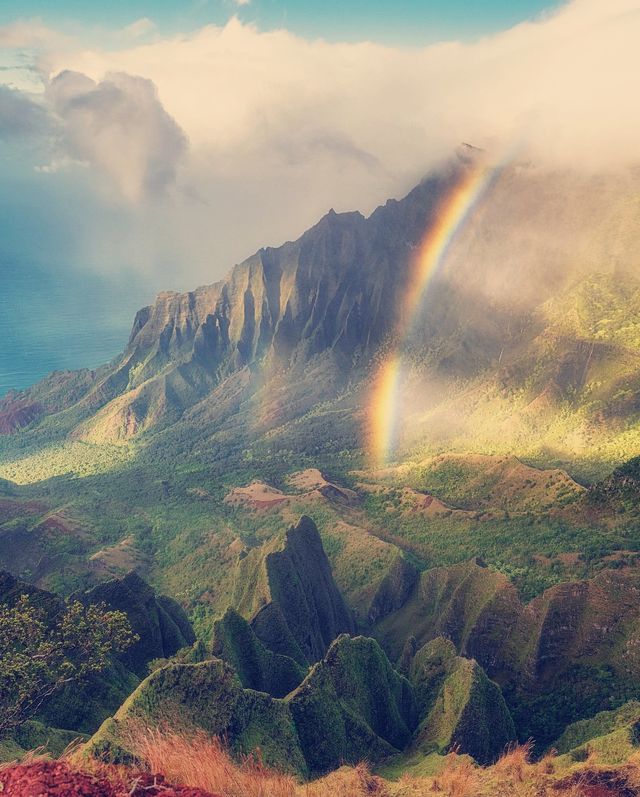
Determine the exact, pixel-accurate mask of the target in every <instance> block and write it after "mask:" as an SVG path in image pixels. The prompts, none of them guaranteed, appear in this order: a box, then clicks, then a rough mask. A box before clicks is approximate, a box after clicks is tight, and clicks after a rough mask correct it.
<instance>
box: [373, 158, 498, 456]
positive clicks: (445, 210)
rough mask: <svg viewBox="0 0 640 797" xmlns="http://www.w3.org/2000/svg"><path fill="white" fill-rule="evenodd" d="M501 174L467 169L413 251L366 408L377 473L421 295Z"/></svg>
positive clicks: (389, 447)
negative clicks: (390, 344) (389, 347)
mask: <svg viewBox="0 0 640 797" xmlns="http://www.w3.org/2000/svg"><path fill="white" fill-rule="evenodd" d="M501 171H502V165H501V166H498V167H495V168H493V169H489V168H487V167H486V166H484V165H483V164H480V163H478V164H472V165H470V166H468V167H467V168H466V169H465V171H464V173H463V175H462V176H461V178H460V179H459V180H458V182H457V183H456V184H455V185H454V187H453V188H452V189H451V191H450V192H449V194H448V196H447V197H446V199H445V200H444V201H443V202H442V204H441V206H440V208H439V210H438V212H437V215H436V220H435V222H434V224H433V225H431V226H430V227H429V229H428V230H427V232H426V234H425V236H424V238H423V240H422V242H421V243H420V246H419V247H418V250H417V253H416V256H415V258H414V259H413V267H412V271H411V275H410V278H409V281H408V284H407V289H406V291H405V294H404V296H403V299H402V301H401V303H400V308H399V313H398V322H397V328H396V334H395V335H394V340H395V341H396V344H395V348H394V349H393V351H392V352H391V353H390V355H389V356H388V357H387V358H386V359H385V361H384V362H383V363H382V365H381V367H380V368H379V370H378V373H377V374H376V378H375V379H374V384H373V390H372V394H371V400H370V404H369V452H370V455H371V459H372V462H373V464H374V465H375V466H377V467H380V466H383V465H385V464H386V463H387V462H388V460H389V456H390V454H391V452H392V451H393V449H394V446H395V443H396V432H397V424H398V417H397V416H398V396H399V393H400V383H401V378H402V371H403V368H402V360H403V349H404V347H405V345H406V342H407V338H408V336H409V333H410V332H411V329H412V327H413V325H414V323H415V320H416V316H417V315H418V311H419V309H420V307H421V305H422V302H423V298H424V295H425V292H426V291H427V288H428V286H429V283H430V282H431V280H432V279H433V277H434V276H435V275H436V274H437V273H438V271H440V269H441V268H442V266H443V264H444V263H445V261H446V256H447V253H448V251H449V247H450V245H451V242H452V241H453V239H454V238H455V236H456V234H457V233H458V232H459V231H460V229H461V228H462V226H463V225H464V223H465V222H466V221H467V220H468V219H469V217H470V215H471V214H472V212H473V210H474V209H475V207H476V206H477V204H478V202H479V201H480V199H481V198H482V197H483V196H484V195H485V194H486V192H487V190H488V189H489V188H490V186H491V185H492V184H493V182H494V181H495V180H496V178H497V176H498V175H499V174H500V172H501Z"/></svg>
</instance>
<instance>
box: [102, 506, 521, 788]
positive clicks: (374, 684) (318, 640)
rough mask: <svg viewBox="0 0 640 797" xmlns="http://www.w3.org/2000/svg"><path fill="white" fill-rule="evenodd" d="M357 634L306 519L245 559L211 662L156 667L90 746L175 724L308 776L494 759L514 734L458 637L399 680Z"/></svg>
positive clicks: (126, 743) (123, 742)
mask: <svg viewBox="0 0 640 797" xmlns="http://www.w3.org/2000/svg"><path fill="white" fill-rule="evenodd" d="M354 630H355V623H354V619H353V617H352V615H351V612H350V611H349V609H348V608H347V606H346V604H345V602H344V600H343V598H342V596H341V595H340V591H339V590H338V588H337V586H336V584H335V582H334V580H333V576H332V573H331V568H330V566H329V562H328V560H327V558H326V554H325V553H324V550H323V547H322V542H321V539H320V535H319V533H318V530H317V528H316V526H315V524H314V523H313V521H312V520H311V519H310V518H308V517H302V518H301V519H300V521H299V522H298V524H297V525H296V526H292V527H291V528H289V529H288V530H287V531H286V532H285V533H284V534H283V535H281V536H279V537H277V538H276V539H275V540H272V541H270V542H269V543H267V544H265V545H264V546H262V547H261V548H257V549H254V550H253V551H251V552H249V553H248V554H245V555H243V556H242V558H240V560H239V561H238V565H237V573H236V591H235V595H234V605H233V606H231V607H230V608H229V609H228V610H227V611H226V613H225V614H224V616H223V617H222V618H221V619H220V620H218V621H217V622H216V623H215V626H214V639H213V643H212V653H213V654H214V656H215V658H211V659H208V660H205V661H202V662H198V663H169V664H167V665H166V666H165V667H162V668H161V669H158V670H156V671H155V672H154V673H152V674H151V675H150V676H149V677H148V678H147V679H146V680H145V681H143V682H142V683H141V684H140V686H139V687H138V688H137V689H136V691H135V692H134V693H133V695H132V696H131V697H130V698H129V699H128V700H127V701H126V702H125V704H124V705H123V706H122V708H120V710H119V711H118V712H117V713H116V714H115V716H114V717H113V719H109V720H107V721H106V722H105V723H104V725H103V726H102V728H101V729H100V731H99V732H98V733H97V734H96V735H95V736H94V738H93V739H92V741H91V748H90V749H91V750H92V751H93V753H94V754H95V755H97V756H100V757H103V758H110V759H126V758H127V757H129V756H131V755H133V754H134V753H135V743H134V742H133V741H132V740H134V739H135V728H136V727H137V726H138V725H139V723H161V722H171V723H172V724H174V725H176V724H177V725H179V726H184V727H186V728H190V727H193V726H196V727H198V728H201V729H204V730H205V731H206V732H208V733H212V734H216V735H222V736H224V737H225V738H226V739H228V740H229V742H230V745H231V748H232V750H233V751H234V752H235V753H236V754H246V753H249V752H251V751H252V750H254V749H255V748H256V747H259V748H260V750H261V753H262V755H263V756H264V758H265V760H266V761H267V762H268V763H270V764H272V765H274V766H277V767H280V768H284V769H287V770H292V771H294V772H296V773H297V774H299V775H303V776H309V775H318V774H321V773H324V772H327V771H330V770H332V769H335V768H336V767H338V766H340V764H341V763H343V762H351V763H356V762H358V761H360V760H363V759H367V760H369V761H371V762H381V761H384V760H388V759H393V758H398V757H401V756H402V755H403V754H404V753H405V752H406V753H407V754H409V755H415V754H416V752H419V753H421V754H424V755H428V754H434V753H435V754H438V753H444V752H447V751H448V750H450V749H453V748H456V749H460V750H462V751H464V752H467V753H469V754H470V755H473V756H474V757H475V758H476V759H477V760H478V761H480V762H482V763H488V762H490V761H493V760H494V759H495V758H496V757H497V756H498V755H499V754H500V752H501V751H502V750H503V749H504V747H505V746H506V745H507V744H508V743H509V742H511V741H512V740H513V739H514V738H515V732H514V726H513V721H512V719H511V716H510V714H509V710H508V708H507V706H506V704H505V702H504V699H503V697H502V694H501V692H500V688H499V687H498V686H497V685H496V684H495V683H493V682H491V681H490V680H489V679H488V678H487V676H486V675H485V673H484V672H483V670H482V668H481V667H480V665H479V664H478V663H477V662H475V661H472V660H470V659H464V658H462V657H459V656H457V655H456V653H455V648H454V646H453V643H451V642H445V641H444V640H442V641H441V643H438V644H435V643H434V644H432V645H425V646H424V647H423V648H422V649H421V650H420V651H419V652H418V654H417V655H416V656H415V657H414V656H409V658H408V659H407V657H406V655H405V657H404V663H405V665H406V667H405V672H404V674H403V673H401V672H400V671H399V670H398V669H396V668H394V666H393V665H392V663H391V661H390V660H389V658H388V656H387V654H386V653H385V652H384V650H383V649H382V647H381V646H380V644H379V643H378V642H377V641H376V640H375V639H373V638H368V637H365V636H353V633H354ZM443 650H444V651H445V654H446V655H444V656H443V653H442V651H443Z"/></svg>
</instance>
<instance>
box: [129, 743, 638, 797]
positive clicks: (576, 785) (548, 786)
mask: <svg viewBox="0 0 640 797" xmlns="http://www.w3.org/2000/svg"><path fill="white" fill-rule="evenodd" d="M131 743H132V744H133V746H134V748H135V754H136V756H137V757H138V758H139V759H140V760H141V761H142V762H143V763H144V765H145V767H146V768H147V769H148V770H149V771H150V772H153V773H155V774H160V775H163V776H164V777H165V778H166V780H167V781H168V782H170V783H175V784H178V785H184V786H192V787H197V788H200V789H204V790H206V791H209V792H211V793H213V794H215V795H219V796H220V797H628V795H630V794H638V795H640V754H636V755H634V756H633V757H632V758H631V759H630V760H629V762H627V763H626V764H625V765H624V766H620V767H617V768H611V767H605V766H600V765H599V764H598V762H597V760H596V758H595V757H589V759H587V761H585V762H583V763H581V764H576V765H575V766H574V767H572V768H571V769H570V770H564V771H563V772H562V773H559V772H556V767H555V766H554V757H553V754H549V755H547V756H545V757H543V758H542V759H539V760H538V761H532V759H531V745H528V744H525V745H521V746H517V747H513V748H511V749H510V750H508V751H507V752H506V753H505V754H504V755H503V756H502V757H501V758H500V760H499V761H498V762H496V764H494V765H493V766H491V767H485V768H482V767H477V766H475V765H474V764H473V763H472V762H471V761H470V759H469V758H467V757H466V756H458V755H456V754H455V753H451V754H449V755H448V756H447V757H446V759H445V761H444V766H443V768H442V769H441V771H440V772H439V773H438V774H437V775H434V776H432V777H420V778H418V777H412V776H410V775H404V776H403V777H402V778H400V780H398V781H396V782H391V781H386V780H383V779H382V778H380V777H377V776H375V775H373V774H371V772H370V771H369V769H368V768H367V766H366V765H365V764H359V765H358V766H355V767H352V766H345V767H342V768H341V769H339V770H337V771H336V772H332V773H331V774H329V775H327V776H326V777H324V778H321V779H319V780H316V781H313V782H312V783H300V782H299V781H297V780H296V779H295V778H294V777H293V776H291V775H287V774H282V773H278V772H275V771H273V770H272V769H269V768H268V767H266V766H264V765H263V764H262V763H261V761H260V760H259V759H258V758H256V757H248V758H245V759H244V760H242V761H241V762H237V761H234V760H233V759H232V758H231V756H230V755H229V753H228V752H227V751H226V749H225V747H224V745H223V744H222V743H221V742H220V740H218V739H216V738H211V737H209V736H207V735H205V734H204V733H200V732H194V733H191V734H178V733H175V732H172V731H170V730H166V729H158V728H155V729H148V728H138V729H136V733H135V736H132V738H131Z"/></svg>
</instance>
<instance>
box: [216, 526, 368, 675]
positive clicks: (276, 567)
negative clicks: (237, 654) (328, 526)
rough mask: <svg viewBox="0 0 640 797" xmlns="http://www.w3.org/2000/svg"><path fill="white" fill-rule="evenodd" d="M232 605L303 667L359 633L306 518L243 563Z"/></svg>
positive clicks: (271, 644)
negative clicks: (342, 638) (340, 639)
mask: <svg viewBox="0 0 640 797" xmlns="http://www.w3.org/2000/svg"><path fill="white" fill-rule="evenodd" d="M232 603H233V606H234V607H235V608H236V609H237V610H238V612H239V613H240V614H241V615H242V616H243V617H244V618H245V619H246V620H247V621H248V622H249V623H250V624H251V627H252V628H253V630H254V632H255V633H256V635H257V636H258V638H259V639H260V640H261V641H262V642H263V644H264V645H265V646H266V647H267V648H269V649H270V650H272V651H273V652H274V653H278V654H281V655H285V656H289V657H290V658H292V659H294V660H295V661H297V662H298V663H299V664H300V665H302V666H305V665H307V664H310V663H313V662H315V661H319V660H320V659H321V658H322V657H323V656H324V654H325V653H326V651H327V648H328V647H329V645H330V644H331V642H333V640H334V639H335V638H336V637H337V636H338V635H339V634H341V633H352V632H353V631H354V630H355V629H354V621H353V617H352V614H351V611H350V610H349V609H348V607H347V605H346V603H345V601H344V599H343V597H342V595H341V594H340V591H339V589H338V587H337V586H336V583H335V581H334V580H333V575H332V573H331V566H330V564H329V560H328V559H327V555H326V553H325V551H324V548H323V547H322V540H321V539H320V534H319V533H318V529H317V528H316V525H315V523H314V522H313V521H312V520H311V518H309V517H306V516H303V517H301V518H300V520H299V522H298V523H297V525H296V526H291V527H290V528H289V529H288V530H287V532H286V533H285V534H284V535H283V536H280V537H276V538H274V539H273V540H271V541H270V542H268V543H267V544H266V545H264V546H262V547H261V548H256V549H254V550H252V551H250V552H249V554H248V555H247V556H245V557H244V558H243V559H240V560H239V563H238V572H237V576H236V587H235V593H234V597H233V602H232Z"/></svg>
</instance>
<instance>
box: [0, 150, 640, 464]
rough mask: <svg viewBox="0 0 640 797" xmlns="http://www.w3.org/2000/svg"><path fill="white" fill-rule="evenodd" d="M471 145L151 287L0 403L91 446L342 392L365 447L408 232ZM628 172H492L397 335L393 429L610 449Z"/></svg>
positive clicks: (562, 448) (415, 230) (626, 402)
mask: <svg viewBox="0 0 640 797" xmlns="http://www.w3.org/2000/svg"><path fill="white" fill-rule="evenodd" d="M480 157H481V155H480V154H479V153H477V152H474V151H473V150H472V149H470V148H468V147H465V148H462V149H461V150H460V152H459V154H458V155H457V156H456V157H455V158H454V159H453V160H452V161H450V162H449V164H448V165H447V167H446V168H444V169H442V170H439V171H437V172H435V173H433V174H432V175H430V176H428V177H426V178H425V179H424V180H423V181H422V182H421V183H420V184H419V185H418V186H417V187H416V188H415V189H414V190H413V191H411V192H410V193H409V194H408V195H407V196H406V197H405V198H403V199H402V200H399V201H396V200H390V201H389V202H387V203H386V204H385V205H384V206H381V207H380V208H378V209H377V210H376V211H375V212H374V213H373V214H372V215H371V216H369V217H368V218H365V217H364V216H362V215H361V214H360V213H335V212H334V211H330V212H329V213H328V214H327V215H325V216H324V217H323V218H322V219H321V220H320V221H319V222H318V223H317V224H316V225H315V226H314V227H312V228H311V229H310V230H308V231H307V232H306V233H305V234H304V235H303V236H302V237H301V238H299V239H298V240H296V241H293V242H289V243H286V244H284V245H283V246H281V247H278V248H266V249H261V250H259V251H258V252H257V253H256V254H255V255H253V256H252V257H250V258H248V259H247V260H246V261H244V262H243V263H241V264H240V265H238V266H236V267H235V268H234V269H233V270H232V271H231V272H230V274H229V276H228V278H227V279H226V280H224V281H221V282H218V283H215V284H213V285H210V286H207V287H202V288H198V289H196V290H194V291H192V292H189V293H186V294H178V293H161V294H160V295H159V296H158V298H157V299H156V302H155V303H154V304H153V305H151V306H149V307H146V308H144V309H142V310H140V311H139V313H138V314H137V316H136V319H135V321H134V324H133V329H132V332H131V336H130V340H129V344H128V346H127V348H126V350H125V351H124V353H123V355H122V356H121V357H119V358H117V359H116V360H115V361H114V363H113V364H112V365H110V366H108V367H105V368H102V369H98V370H97V371H94V372H81V373H78V374H77V375H75V376H73V377H71V376H70V375H69V376H65V375H58V376H54V377H52V378H51V379H49V380H48V381H47V382H45V383H44V384H43V385H41V386H36V387H34V388H33V389H31V390H28V391H26V393H24V394H22V395H20V396H19V397H9V398H8V399H5V401H4V402H3V404H2V412H3V413H4V418H5V419H6V418H7V417H8V415H7V414H11V413H12V412H13V411H14V408H15V407H16V406H17V407H21V406H23V407H30V408H31V409H30V411H29V412H28V414H27V416H25V417H28V419H29V422H30V423H31V422H32V421H33V418H34V416H38V417H40V418H44V417H46V416H51V417H54V418H55V419H56V424H57V425H59V428H60V430H64V434H65V435H69V436H70V437H71V438H72V439H76V440H85V441H88V442H92V443H100V442H110V443H117V442H118V441H127V440H129V439H134V438H136V437H139V436H140V435H141V434H143V433H146V434H147V435H149V434H150V435H153V433H154V432H155V431H158V430H161V429H166V428H168V427H169V426H171V425H172V424H175V423H177V422H179V423H181V424H183V425H185V424H186V425H189V424H196V425H198V427H199V428H200V432H201V433H203V434H205V435H206V434H210V435H212V436H215V435H216V433H217V431H218V429H220V428H223V427H225V426H229V428H231V427H233V426H234V424H235V423H236V422H237V421H238V420H239V418H242V421H241V426H242V425H246V428H251V429H252V430H253V431H255V430H260V429H261V430H262V432H263V433H264V432H265V431H266V430H267V429H269V428H275V427H277V426H279V425H281V424H282V423H284V422H287V421H291V420H293V419H294V418H301V417H303V416H304V415H305V414H306V413H308V412H309V411H310V410H311V409H312V407H314V406H315V405H318V404H319V403H320V402H326V401H327V400H336V399H337V398H338V397H339V396H341V395H343V394H344V392H345V391H347V392H349V393H350V395H351V398H350V399H345V400H346V401H347V402H349V401H350V402H351V404H350V406H352V407H353V410H354V411H353V416H352V418H351V420H350V423H352V424H353V423H354V422H355V425H356V426H355V428H354V433H355V434H356V436H357V438H358V439H359V441H360V445H361V447H362V448H363V449H364V450H365V451H366V449H367V445H368V443H367V422H368V421H367V417H366V416H367V404H368V402H369V393H370V387H369V385H370V383H371V379H372V378H373V377H374V375H375V373H376V369H377V368H379V367H380V363H381V362H383V361H384V358H385V356H386V352H388V351H389V350H390V349H393V347H394V345H395V342H394V336H395V335H396V334H397V323H398V318H399V316H400V315H401V314H402V306H403V296H404V294H405V293H406V291H407V289H408V284H409V281H410V277H411V273H412V269H413V268H414V267H415V260H416V258H417V257H418V255H419V248H420V246H421V242H422V241H423V240H424V239H425V237H428V235H429V230H430V229H431V228H432V227H434V225H436V223H437V220H438V214H439V213H440V212H441V209H442V206H443V203H444V202H446V200H447V197H448V196H449V195H450V194H452V193H453V192H455V190H456V186H457V185H458V184H459V182H460V181H461V180H462V179H463V178H464V176H465V174H466V173H467V172H468V171H469V170H470V169H472V168H475V165H474V164H475V161H477V159H478V158H480ZM638 180H639V176H638V172H637V171H636V170H628V171H624V172H614V173H607V174H599V175H591V176H586V175H584V174H580V173H576V172H574V171H568V170H563V171H551V170H548V169H542V168H537V167H536V166H535V165H533V164H529V163H521V162H518V161H515V162H513V163H510V164H508V165H507V166H506V167H504V168H501V169H500V170H499V172H497V177H496V178H495V179H494V180H493V181H492V183H491V187H490V189H489V190H488V192H487V193H486V194H485V195H483V196H482V198H481V201H480V202H479V204H478V205H477V206H476V207H474V208H473V210H472V212H471V213H470V214H469V217H468V218H466V219H465V220H464V223H463V224H461V225H460V227H459V229H456V230H455V235H454V236H453V239H452V241H451V242H450V244H449V245H448V248H447V250H446V256H445V258H444V261H443V263H442V265H441V267H439V268H438V270H437V271H436V272H435V273H434V274H433V275H432V277H431V278H430V279H429V282H428V284H427V285H426V288H425V290H424V294H423V295H421V297H420V303H419V305H418V311H417V312H418V315H417V317H416V319H414V322H413V323H412V326H411V332H410V335H409V337H408V338H407V340H406V341H404V342H403V351H404V354H403V358H404V365H403V368H404V370H403V377H402V380H403V381H402V384H401V386H400V389H399V391H398V396H397V401H396V404H397V406H396V407H395V408H394V410H393V411H394V413H395V414H396V415H397V422H398V426H399V429H400V432H399V437H398V443H400V441H402V445H403V446H404V447H405V449H406V446H409V447H411V446H415V445H417V444H419V445H426V446H427V448H431V449H433V450H444V449H445V448H447V447H449V448H453V449H454V450H455V449H456V448H457V447H459V446H460V445H465V446H467V448H469V447H471V448H472V449H473V450H478V451H494V450H496V446H498V447H500V446H502V448H501V450H507V449H510V452H511V453H521V454H526V455H528V456H530V457H534V458H535V457H538V458H544V457H545V456H546V457H547V459H549V460H550V461H559V462H565V463H566V462H568V461H569V460H570V459H574V460H576V461H577V460H579V459H580V458H581V457H583V456H584V454H585V449H586V447H588V446H591V448H592V450H591V452H590V456H591V457H592V458H593V459H597V458H598V457H599V458H601V459H602V461H603V463H606V464H607V465H609V464H615V462H616V459H617V458H618V457H619V455H617V454H616V449H617V448H619V447H620V446H623V450H626V449H625V448H624V446H625V445H630V443H629V431H630V428H635V427H634V424H635V423H636V421H637V414H636V413H637V409H636V406H635V404H634V402H633V400H632V399H631V398H630V396H631V395H632V393H633V391H634V389H635V388H634V386H636V385H637V379H638V371H637V356H638V355H637V353H636V348H635V347H636V332H635V322H634V321H633V303H634V297H635V296H637V290H638V274H639V271H640V263H638V262H637V257H636V255H634V252H637V251H638V248H637V241H636V239H637V237H638V225H637V212H638V205H637V190H638ZM71 383H73V384H74V385H75V386H74V388H73V390H71V391H70V390H69V385H70V384H71ZM488 395H491V396H492V397H493V398H495V402H494V405H493V407H492V409H491V411H490V412H489V414H487V412H485V411H484V409H483V407H484V404H483V402H484V403H486V397H487V396H488ZM627 395H628V396H629V398H625V396H627ZM568 410H569V411H570V414H569V416H567V411H568ZM234 419H235V420H234ZM550 419H554V423H551V425H550ZM559 419H562V420H559ZM16 425H17V426H19V422H16ZM37 426H38V425H37V424H36V426H35V427H34V433H35V430H37ZM4 427H5V428H6V427H7V423H6V422H5V423H4ZM205 427H206V428H208V429H210V431H208V432H203V429H204V428H205ZM241 434H242V432H241ZM550 435H552V436H550ZM621 436H622V437H621ZM624 437H626V439H627V443H624V440H623V438H624ZM145 439H146V438H145ZM621 440H622V442H621ZM501 441H502V442H501ZM629 450H631V449H629ZM596 451H597V452H599V453H597V454H596ZM545 452H546V453H545Z"/></svg>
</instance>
